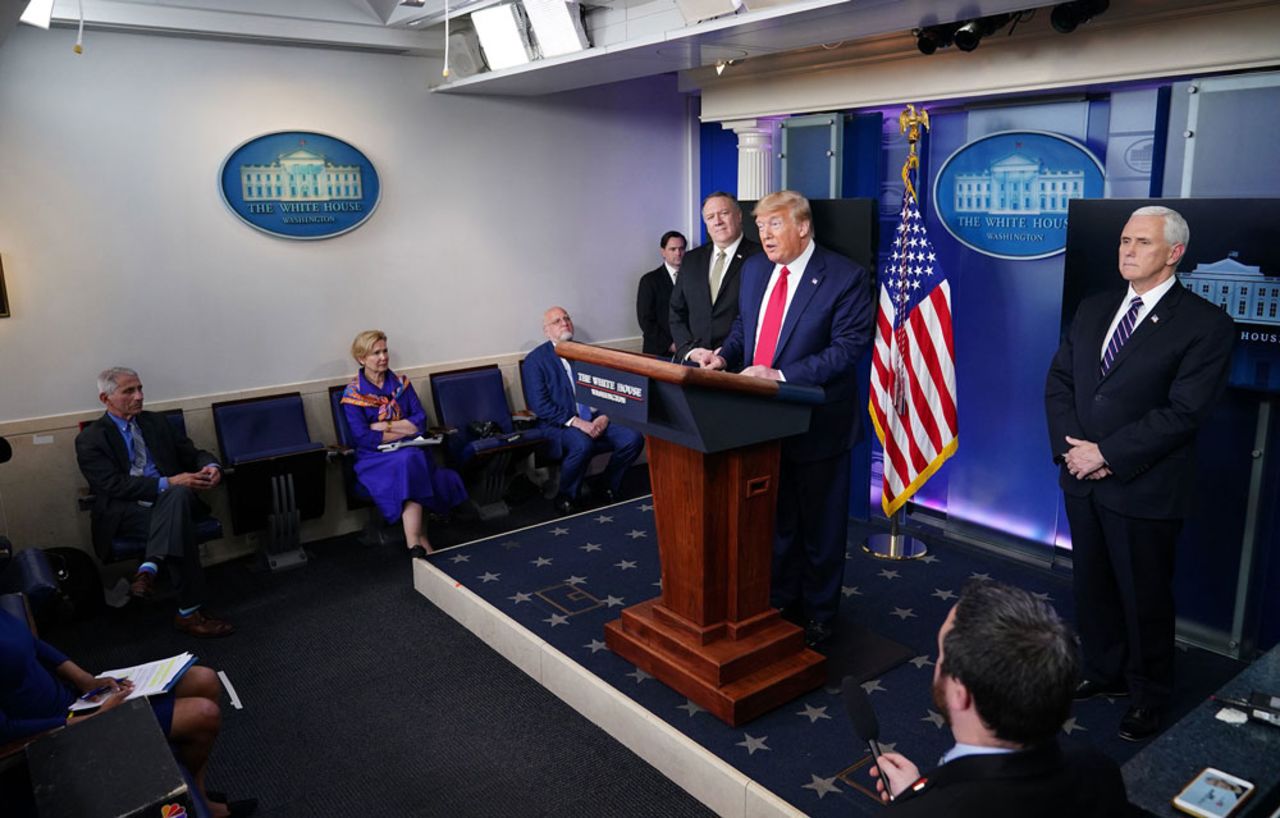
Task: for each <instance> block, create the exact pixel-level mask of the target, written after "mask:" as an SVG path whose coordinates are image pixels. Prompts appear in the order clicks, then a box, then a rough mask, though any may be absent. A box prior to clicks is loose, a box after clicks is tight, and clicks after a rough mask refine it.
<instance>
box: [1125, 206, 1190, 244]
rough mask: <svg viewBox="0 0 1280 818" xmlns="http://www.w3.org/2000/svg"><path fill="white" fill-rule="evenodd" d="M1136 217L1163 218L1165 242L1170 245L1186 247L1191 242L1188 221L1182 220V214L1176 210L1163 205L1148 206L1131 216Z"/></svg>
mask: <svg viewBox="0 0 1280 818" xmlns="http://www.w3.org/2000/svg"><path fill="white" fill-rule="evenodd" d="M1134 216H1163V217H1164V240H1165V241H1167V242H1168V243H1169V244H1170V245H1174V244H1181V245H1182V246H1183V247H1186V246H1187V243H1188V242H1190V241H1191V228H1190V227H1188V226H1187V220H1186V219H1184V218H1182V214H1181V213H1179V212H1178V211H1176V210H1173V209H1171V208H1168V207H1164V206H1163V205H1147V206H1146V207H1140V208H1138V209H1137V210H1135V211H1133V212H1132V213H1130V214H1129V218H1133V217H1134Z"/></svg>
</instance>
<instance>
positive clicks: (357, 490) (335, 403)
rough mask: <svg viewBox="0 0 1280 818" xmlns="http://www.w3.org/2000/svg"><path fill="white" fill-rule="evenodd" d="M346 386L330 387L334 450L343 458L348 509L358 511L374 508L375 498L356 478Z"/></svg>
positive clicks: (353, 442)
mask: <svg viewBox="0 0 1280 818" xmlns="http://www.w3.org/2000/svg"><path fill="white" fill-rule="evenodd" d="M346 388H347V387H346V384H339V385H338V386H331V387H329V413H330V414H332V415H333V433H334V436H335V437H336V438H337V439H338V445H337V446H335V447H334V451H335V452H336V453H337V455H338V456H339V457H340V458H341V465H342V488H343V492H344V493H345V494H346V497H347V511H358V510H359V509H362V508H372V507H373V500H372V499H371V498H370V497H369V492H368V491H367V490H366V489H365V487H364V486H363V485H361V483H360V481H359V480H357V479H356V470H355V460H356V457H355V454H356V451H355V446H356V444H355V439H354V438H352V436H351V427H350V426H348V425H347V415H346V413H345V412H343V411H342V393H343V392H344V391H346Z"/></svg>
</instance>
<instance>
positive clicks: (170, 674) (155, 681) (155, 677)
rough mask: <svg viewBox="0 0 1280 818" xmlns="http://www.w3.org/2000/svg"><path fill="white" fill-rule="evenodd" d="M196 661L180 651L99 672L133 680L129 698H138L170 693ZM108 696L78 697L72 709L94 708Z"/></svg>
mask: <svg viewBox="0 0 1280 818" xmlns="http://www.w3.org/2000/svg"><path fill="white" fill-rule="evenodd" d="M195 663H196V657H195V656H194V655H193V654H191V653H185V652H184V653H179V654H178V655H177V656H170V657H169V658H168V659H160V660H158V661H155V662H147V663H146V664H145V665H135V666H133V667H122V668H116V669H115V670H108V671H105V672H103V673H100V674H98V675H99V676H110V677H111V678H113V679H119V680H122V681H123V680H125V679H128V680H129V681H131V682H133V692H132V693H130V694H129V696H128V698H129V699H136V698H138V697H139V696H154V695H156V694H157V693H168V692H169V691H170V690H172V689H173V686H174V685H175V684H177V683H178V680H179V679H181V678H182V674H184V673H186V672H187V668H189V667H191V666H192V665H194V664H195ZM106 698H107V694H105V693H104V694H101V695H98V696H94V697H93V698H91V699H76V700H75V702H73V703H72V705H71V711H72V712H73V713H74V712H75V711H77V710H92V709H93V708H95V707H97V706H98V705H100V704H102V702H103V700H105V699H106Z"/></svg>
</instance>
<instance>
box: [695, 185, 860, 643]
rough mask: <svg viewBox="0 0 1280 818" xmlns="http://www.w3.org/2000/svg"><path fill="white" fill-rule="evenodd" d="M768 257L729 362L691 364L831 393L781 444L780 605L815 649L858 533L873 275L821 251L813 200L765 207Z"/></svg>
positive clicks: (825, 632)
mask: <svg viewBox="0 0 1280 818" xmlns="http://www.w3.org/2000/svg"><path fill="white" fill-rule="evenodd" d="M755 218H756V226H757V227H758V228H759V230H760V240H761V242H762V243H763V245H764V254H763V255H756V256H752V257H751V258H748V259H747V261H746V263H745V264H743V266H742V290H741V299H740V307H741V310H740V312H739V315H738V318H737V319H735V320H734V322H733V327H732V328H731V329H730V331H729V336H728V337H727V338H726V339H725V342H724V345H723V346H722V347H721V349H720V352H719V353H718V354H717V353H716V352H714V351H712V350H710V349H706V348H701V347H700V348H696V349H694V350H693V351H692V352H691V353H689V359H690V360H691V361H695V362H697V363H698V364H700V365H701V366H704V367H709V368H713V369H723V368H730V369H736V368H738V367H740V366H743V365H746V368H745V369H743V370H742V374H743V375H748V376H751V377H756V378H767V379H769V380H775V381H786V382H788V383H794V384H802V385H805V386H821V387H822V388H823V389H824V391H825V393H826V394H825V397H824V399H823V402H822V403H821V404H819V405H818V406H815V407H814V409H813V415H812V417H811V419H810V421H809V431H808V432H806V433H804V434H802V435H797V436H795V437H790V438H787V439H785V440H783V442H782V462H781V465H780V469H779V473H778V523H777V536H776V538H775V540H774V553H773V576H772V593H771V595H770V602H771V604H772V605H773V606H774V607H776V608H779V609H781V610H782V613H783V615H784V616H786V617H787V618H789V619H791V620H793V621H796V622H797V623H798V624H803V625H804V628H805V639H806V641H807V642H808V643H809V644H810V645H811V646H816V645H818V644H821V643H823V642H825V641H826V640H827V639H829V638H830V637H831V635H832V632H833V630H834V628H835V620H836V613H837V609H838V607H839V603H840V586H841V585H842V584H843V580H844V562H845V560H844V554H845V539H846V535H847V532H848V528H849V468H850V458H849V450H850V449H851V448H852V447H853V443H854V440H855V439H856V437H857V433H858V424H859V420H860V418H861V414H860V412H859V407H860V406H861V404H860V403H859V402H858V386H857V366H858V359H859V358H860V357H861V356H862V354H863V353H864V352H865V351H866V349H867V344H868V342H869V341H870V339H871V322H872V318H873V314H872V313H873V310H872V299H871V285H870V283H869V281H868V278H867V273H866V271H865V270H863V269H862V268H861V267H859V266H858V265H857V264H855V263H853V262H852V261H850V260H849V259H847V258H845V257H844V256H841V255H838V254H836V253H833V252H831V251H830V250H825V249H823V248H822V247H819V246H818V245H817V244H816V243H814V240H813V215H812V213H811V211H810V209H809V201H808V200H807V199H805V198H804V197H803V196H801V195H800V194H799V193H796V192H795V191H790V190H784V191H781V192H779V193H772V194H770V195H768V196H766V197H764V198H763V199H761V200H760V202H759V203H758V204H757V205H756V208H755Z"/></svg>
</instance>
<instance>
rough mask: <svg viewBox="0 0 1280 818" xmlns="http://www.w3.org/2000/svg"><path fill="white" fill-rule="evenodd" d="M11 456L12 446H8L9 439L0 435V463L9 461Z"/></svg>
mask: <svg viewBox="0 0 1280 818" xmlns="http://www.w3.org/2000/svg"><path fill="white" fill-rule="evenodd" d="M11 457H13V448H12V447H10V446H9V441H7V440H5V439H4V438H3V437H0V463H7V462H9V458H11Z"/></svg>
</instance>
